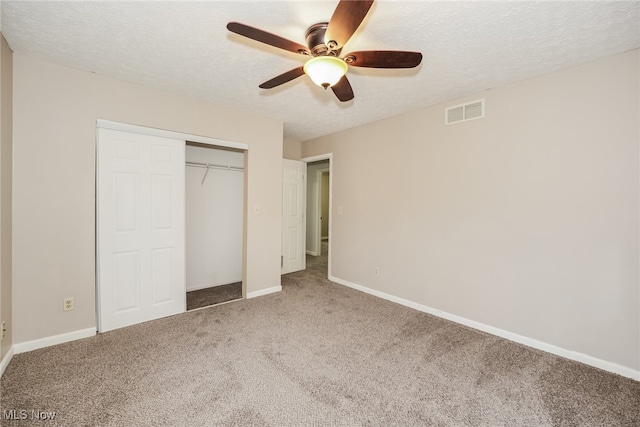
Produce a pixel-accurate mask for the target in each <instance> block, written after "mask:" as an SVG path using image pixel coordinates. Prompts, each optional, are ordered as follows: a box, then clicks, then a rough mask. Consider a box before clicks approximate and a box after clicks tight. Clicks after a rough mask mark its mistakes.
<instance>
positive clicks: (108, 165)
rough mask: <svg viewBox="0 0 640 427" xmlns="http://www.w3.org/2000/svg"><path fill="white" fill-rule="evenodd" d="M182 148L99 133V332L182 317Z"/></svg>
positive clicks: (131, 136)
mask: <svg viewBox="0 0 640 427" xmlns="http://www.w3.org/2000/svg"><path fill="white" fill-rule="evenodd" d="M184 156H185V142H184V141H180V140H175V139H170V138H165V137H159V136H150V135H143V134H140V133H134V132H123V131H119V130H112V129H103V128H98V162H97V188H96V192H97V194H96V195H97V236H96V237H97V245H96V246H97V263H98V265H97V285H98V286H97V289H98V330H99V331H100V332H105V331H109V330H111V329H116V328H120V327H123V326H127V325H132V324H135V323H140V322H145V321H147V320H152V319H157V318H160V317H165V316H170V315H173V314H177V313H182V312H184V311H185V309H186V288H185V213H184V209H185V157H184Z"/></svg>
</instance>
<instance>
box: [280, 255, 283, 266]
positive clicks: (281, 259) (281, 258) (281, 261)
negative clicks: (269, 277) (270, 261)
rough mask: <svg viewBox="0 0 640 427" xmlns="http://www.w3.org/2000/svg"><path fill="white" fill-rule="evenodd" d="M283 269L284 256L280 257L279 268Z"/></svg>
mask: <svg viewBox="0 0 640 427" xmlns="http://www.w3.org/2000/svg"><path fill="white" fill-rule="evenodd" d="M282 267H284V255H280V268H282Z"/></svg>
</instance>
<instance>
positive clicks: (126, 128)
mask: <svg viewBox="0 0 640 427" xmlns="http://www.w3.org/2000/svg"><path fill="white" fill-rule="evenodd" d="M99 129H111V130H117V131H123V132H130V133H138V134H143V135H150V136H159V137H164V138H170V139H176V140H182V141H184V144H185V145H186V143H187V141H189V142H197V143H201V144H206V145H211V146H218V147H225V148H233V149H237V150H242V151H243V152H244V195H243V200H244V206H243V220H242V221H243V224H244V226H243V233H242V253H243V257H242V297H243V298H246V294H247V287H246V277H247V261H246V256H245V255H244V254H246V252H247V182H248V171H249V168H248V161H247V158H248V157H249V145H248V144H246V143H242V142H235V141H227V140H223V139H217V138H210V137H207V136H201V135H192V134H188V133H183V132H174V131H170V130H164V129H157V128H150V127H146V126H138V125H133V124H129V123H121V122H113V121H110V120H103V119H97V120H96V141H95V144H96V147H95V148H96V150H95V165H96V167H95V176H94V178H95V213H96V217H95V222H94V232H95V253H94V259H95V287H96V289H95V290H96V292H95V296H96V326H97V329H98V332H101V330H100V329H101V327H100V308H101V307H100V303H101V301H100V299H99V289H98V286H99V281H100V271H99V259H98V256H99V250H100V248H99V243H100V242H99V240H98V212H99V211H98V202H99V201H98V173H99V171H98V168H97V165H98V160H99V159H98V147H97V144H98V132H99ZM185 238H186V236H185ZM184 256H185V257H186V251H185V254H184ZM185 265H186V263H185ZM185 275H186V271H185ZM185 280H186V277H185ZM184 297H185V300H186V298H187V295H186V289H185V296H184ZM185 307H186V304H185Z"/></svg>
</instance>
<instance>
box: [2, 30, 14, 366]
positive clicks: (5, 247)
mask: <svg viewBox="0 0 640 427" xmlns="http://www.w3.org/2000/svg"><path fill="white" fill-rule="evenodd" d="M12 137H13V53H12V52H11V48H9V45H8V44H7V41H6V40H5V39H4V36H1V37H0V241H1V242H2V243H1V244H0V281H1V283H0V319H2V320H3V321H5V322H6V327H7V333H6V336H5V338H4V339H3V340H2V346H1V348H0V358H3V357H4V356H5V355H6V354H7V352H8V351H9V349H10V348H11V345H12V339H13V337H12V335H13V334H12V329H13V322H12V318H11V313H12V311H11V299H12V296H11V289H12V282H11V263H12V257H11V241H12V239H11V215H12V213H11V210H12V208H11V191H12V189H11V181H12V162H11V157H12V144H13V143H12Z"/></svg>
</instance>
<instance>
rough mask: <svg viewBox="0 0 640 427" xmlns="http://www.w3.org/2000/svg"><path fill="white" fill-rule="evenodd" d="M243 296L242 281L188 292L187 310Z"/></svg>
mask: <svg viewBox="0 0 640 427" xmlns="http://www.w3.org/2000/svg"><path fill="white" fill-rule="evenodd" d="M241 298H242V282H237V283H230V284H228V285H220V286H213V287H211V288H206V289H198V290H197V291H190V292H187V310H195V309H196V308H202V307H209V306H210V305H216V304H221V303H223V302H229V301H235V300H238V299H241Z"/></svg>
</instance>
